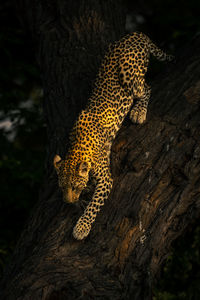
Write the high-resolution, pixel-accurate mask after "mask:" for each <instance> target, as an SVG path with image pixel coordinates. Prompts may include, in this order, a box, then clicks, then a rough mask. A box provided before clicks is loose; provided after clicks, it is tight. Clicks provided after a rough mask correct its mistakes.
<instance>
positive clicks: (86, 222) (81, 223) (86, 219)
mask: <svg viewBox="0 0 200 300" xmlns="http://www.w3.org/2000/svg"><path fill="white" fill-rule="evenodd" d="M95 177H96V179H97V185H96V188H95V192H94V195H93V197H92V200H91V201H90V203H89V204H88V206H87V207H86V209H85V211H84V213H83V215H82V216H81V217H80V218H79V220H78V222H77V223H76V226H75V227H74V229H73V236H74V238H75V239H77V240H82V239H84V238H85V237H86V236H88V234H89V232H90V230H91V226H92V223H93V222H94V221H95V219H96V216H97V213H98V212H99V211H100V207H101V206H103V205H104V201H105V200H106V199H107V198H108V195H109V193H110V191H111V188H112V178H111V174H110V170H109V166H101V170H100V172H98V174H97V176H95Z"/></svg>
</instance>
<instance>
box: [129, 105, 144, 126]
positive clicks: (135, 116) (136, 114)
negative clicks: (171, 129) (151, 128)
mask: <svg viewBox="0 0 200 300" xmlns="http://www.w3.org/2000/svg"><path fill="white" fill-rule="evenodd" d="M146 116H147V110H146V109H144V108H142V109H140V108H138V107H134V108H133V109H132V110H131V112H130V119H131V121H132V122H133V123H138V124H142V123H144V121H145V120H146Z"/></svg>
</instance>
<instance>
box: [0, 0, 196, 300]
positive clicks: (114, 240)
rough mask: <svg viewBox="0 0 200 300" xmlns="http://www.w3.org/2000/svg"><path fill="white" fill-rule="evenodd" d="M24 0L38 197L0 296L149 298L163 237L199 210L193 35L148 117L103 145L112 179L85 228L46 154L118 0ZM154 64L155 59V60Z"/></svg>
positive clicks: (106, 34) (118, 25)
mask: <svg viewBox="0 0 200 300" xmlns="http://www.w3.org/2000/svg"><path fill="white" fill-rule="evenodd" d="M38 2H39V1H37V2H36V1H28V0H27V1H25V0H24V1H23V6H22V5H21V7H23V12H24V14H25V13H26V17H27V19H26V20H27V23H28V24H29V26H30V28H31V29H32V32H33V36H34V37H35V38H36V39H37V41H38V49H37V53H38V61H39V64H40V66H41V70H42V74H43V81H44V91H45V101H44V111H45V116H46V120H47V127H48V134H49V148H48V157H47V171H48V172H47V173H48V175H47V176H46V180H45V184H44V186H43V189H42V190H41V193H40V200H39V202H38V204H37V206H36V208H35V211H34V213H33V215H32V217H31V218H30V220H29V222H28V225H27V227H26V229H25V231H24V232H23V234H22V237H21V239H20V241H19V243H18V245H17V247H16V250H15V253H14V256H13V259H12V262H11V264H10V265H9V266H8V268H7V270H6V273H5V276H4V280H3V282H2V286H1V291H2V293H1V299H6V300H10V299H17V300H19V299H23V300H26V299H27V300H28V299H29V300H30V299H45V300H54V299H63V300H64V299H65V300H66V299H70V300H72V299H104V300H105V299H134V300H137V299H138V300H141V299H145V300H148V299H151V287H152V283H154V282H155V279H156V278H158V276H159V271H160V269H161V266H162V263H163V261H164V260H165V258H166V257H167V255H168V254H169V251H170V246H171V243H172V242H173V241H174V240H175V239H176V238H177V237H178V236H180V235H181V234H182V233H183V232H184V230H185V229H186V228H187V226H188V225H189V224H190V223H191V222H194V221H195V220H196V219H197V218H198V217H199V215H200V184H199V182H200V143H199V136H200V130H199V129H200V118H199V112H200V109H199V103H200V102H199V101H200V93H199V92H200V81H199V76H200V74H199V73H200V69H199V63H200V51H199V50H200V39H199V38H196V39H194V40H193V44H192V45H191V47H192V48H187V49H185V51H184V53H182V57H181V58H180V59H179V62H178V63H176V64H175V65H172V66H170V67H169V69H168V72H167V71H165V72H163V73H162V75H160V76H159V78H158V80H156V81H155V82H154V83H153V84H152V87H153V91H152V97H151V103H150V105H149V110H148V117H147V122H146V123H145V124H144V125H141V126H138V125H134V124H132V123H131V122H130V121H129V120H128V119H127V120H125V122H124V125H123V126H122V129H121V130H120V132H119V134H118V136H117V138H116V140H115V142H114V144H113V149H112V157H111V164H112V173H113V179H114V185H113V189H112V192H111V195H110V197H109V200H108V201H107V202H106V204H105V205H104V207H103V208H102V210H101V212H100V213H99V215H98V217H97V220H96V222H95V223H94V225H93V228H92V231H91V233H90V235H89V236H88V237H87V238H86V239H85V240H83V241H77V240H75V239H73V237H72V229H73V226H74V225H75V223H76V221H77V220H78V218H79V216H80V215H81V213H82V211H81V209H80V208H79V207H77V206H73V205H67V204H64V203H63V202H62V200H61V198H62V195H61V192H60V191H59V190H58V186H57V179H56V174H55V172H53V169H52V158H53V156H54V154H55V153H56V152H58V153H59V154H61V155H63V154H64V153H65V152H66V150H67V148H66V143H67V142H66V141H67V134H68V132H69V128H70V127H71V126H72V124H73V122H74V119H75V117H76V116H77V113H78V112H79V111H80V109H81V108H82V107H83V106H84V105H85V103H86V101H87V98H88V96H89V92H90V91H91V83H92V81H93V80H94V78H95V75H94V74H95V73H96V72H97V67H98V64H99V61H100V58H101V56H102V53H103V50H104V49H105V47H106V45H107V44H108V42H109V41H112V40H114V39H116V38H119V36H120V35H121V32H122V31H123V23H124V22H123V18H122V15H123V14H122V10H121V8H120V2H118V1H111V0H110V1H92V0H90V1H89V0H88V1H71V0H70V1H59V3H57V2H58V1H55V3H54V1H51V3H50V4H49V2H48V1H40V2H41V3H38ZM162 67H163V65H161V68H162Z"/></svg>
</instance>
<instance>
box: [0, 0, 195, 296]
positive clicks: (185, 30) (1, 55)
mask: <svg viewBox="0 0 200 300" xmlns="http://www.w3.org/2000/svg"><path fill="white" fill-rule="evenodd" d="M4 2H5V3H1V4H0V28H1V30H0V66H1V68H0V143H1V153H0V176H1V202H0V212H1V215H0V274H1V275H2V272H3V268H4V266H5V265H6V264H7V263H8V262H9V259H10V256H11V254H12V252H13V249H14V247H15V244H16V242H17V240H18V238H19V235H20V232H21V231H22V230H23V228H24V226H25V223H26V220H27V219H28V217H29V215H30V213H31V210H32V208H33V207H34V204H35V202H36V201H37V199H38V194H39V189H40V186H41V183H42V181H43V176H44V169H45V154H46V144H47V138H46V130H45V122H44V119H43V115H42V97H43V96H42V78H41V74H40V70H39V68H38V66H37V63H36V61H35V56H34V43H33V41H32V40H31V36H30V32H29V31H28V30H27V29H26V28H23V23H22V22H20V18H18V16H19V12H18V11H17V8H16V7H15V5H14V1H10V0H7V1H4ZM123 3H124V6H125V11H126V20H127V21H126V31H127V32H131V31H135V30H138V31H142V32H144V33H146V34H147V35H148V36H149V37H151V39H152V40H153V41H154V42H156V43H157V44H158V45H159V46H160V47H162V48H164V49H165V50H167V52H169V53H174V54H175V55H176V57H177V59H178V55H179V54H180V53H181V51H182V49H184V47H185V46H187V44H188V43H192V39H193V38H194V36H195V35H197V34H200V1H199V0H198V1H196V0H190V1H183V0H177V1H174V0H173V1H172V0H164V1H158V0H149V1H142V0H137V1H123ZM156 74H158V67H157V65H156V63H155V62H154V61H153V62H152V63H151V71H150V72H149V73H148V79H149V80H151V79H152V78H154V77H155V76H156ZM149 80H148V81H149ZM199 249H200V225H199V224H193V225H192V226H191V227H190V228H188V231H187V232H186V233H185V235H184V236H182V237H181V238H180V239H179V240H178V241H176V243H175V244H174V247H173V249H172V252H171V255H170V256H169V257H168V258H167V261H166V264H165V265H164V267H163V270H162V274H161V278H162V279H161V281H160V282H159V283H158V284H157V286H156V287H154V294H155V298H154V299H163V300H164V299H166V300H168V299H170V300H171V299H196V298H195V296H194V295H197V294H198V293H199V299H200V254H199Z"/></svg>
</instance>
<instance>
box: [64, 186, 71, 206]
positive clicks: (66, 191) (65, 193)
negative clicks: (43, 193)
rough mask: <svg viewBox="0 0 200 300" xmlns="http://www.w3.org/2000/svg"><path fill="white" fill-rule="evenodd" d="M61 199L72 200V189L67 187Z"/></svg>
mask: <svg viewBox="0 0 200 300" xmlns="http://www.w3.org/2000/svg"><path fill="white" fill-rule="evenodd" d="M63 200H64V201H65V202H68V203H72V202H73V195H72V189H67V190H65V192H64V193H63Z"/></svg>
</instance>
